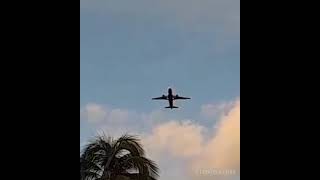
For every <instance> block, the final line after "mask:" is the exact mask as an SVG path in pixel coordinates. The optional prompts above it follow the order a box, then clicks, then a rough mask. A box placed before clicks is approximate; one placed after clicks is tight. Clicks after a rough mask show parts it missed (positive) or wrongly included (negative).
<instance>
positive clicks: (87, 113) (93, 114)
mask: <svg viewBox="0 0 320 180" xmlns="http://www.w3.org/2000/svg"><path fill="white" fill-rule="evenodd" d="M107 114H108V112H107V109H106V108H104V107H102V106H101V105H98V104H95V103H89V104H87V105H86V106H85V107H84V108H83V109H81V110H80V115H81V116H82V118H85V119H86V120H88V122H91V123H97V122H101V121H103V120H104V119H105V118H106V117H107Z"/></svg>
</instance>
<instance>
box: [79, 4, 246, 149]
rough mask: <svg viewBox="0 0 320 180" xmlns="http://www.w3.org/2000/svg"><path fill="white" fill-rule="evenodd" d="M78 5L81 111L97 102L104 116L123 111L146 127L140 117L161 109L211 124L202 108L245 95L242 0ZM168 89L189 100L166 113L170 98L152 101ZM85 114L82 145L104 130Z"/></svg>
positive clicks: (172, 115)
mask: <svg viewBox="0 0 320 180" xmlns="http://www.w3.org/2000/svg"><path fill="white" fill-rule="evenodd" d="M80 2H81V9H80V42H81V43H80V111H81V112H83V109H85V107H87V106H88V104H95V105H96V106H95V108H92V109H95V111H94V112H97V113H98V114H99V113H100V115H99V117H100V118H101V117H103V116H105V114H116V115H114V116H112V117H116V118H115V120H117V118H118V117H119V116H121V117H122V119H123V118H125V117H124V116H125V115H124V116H122V115H123V114H122V115H119V114H121V113H117V112H123V111H125V112H126V113H127V114H126V115H127V116H130V117H131V116H132V114H135V116H136V118H133V119H134V120H132V121H133V122H132V123H131V124H130V123H129V124H128V126H130V125H135V126H137V124H138V126H139V124H140V126H139V127H142V126H144V125H143V123H144V121H140V119H141V117H142V116H143V117H144V116H148V115H150V114H152V113H154V112H158V111H159V113H160V114H161V115H159V116H160V117H166V118H167V119H170V118H171V119H197V120H199V123H200V124H201V123H202V125H203V126H206V125H207V124H206V123H207V122H209V120H208V119H206V118H204V117H203V116H201V110H202V108H203V107H204V106H205V105H208V104H211V105H217V104H221V103H224V102H230V101H234V100H236V99H237V98H240V5H239V4H240V1H239V0H212V1H210V0H171V1H169V0H163V1H156V0H152V1H150V0H136V1H132V0H131V1H130V0H122V1H121V0H94V1H89V0H81V1H80ZM169 86H170V87H172V88H173V89H174V90H175V91H176V92H177V93H178V94H179V95H182V96H189V97H192V99H191V100H190V101H183V102H178V103H177V105H178V106H179V107H180V108H179V109H178V110H176V111H169V112H168V111H167V110H165V109H163V107H165V106H167V102H160V101H151V98H152V97H155V96H160V95H162V94H164V93H166V91H167V88H168V87H169ZM100 107H101V108H100ZM214 107H216V106H214ZM221 107H224V106H221ZM117 109H118V110H119V111H116V110H117ZM104 111H106V113H103V112H104ZM111 112H112V113H111ZM81 117H83V116H81ZM85 117H86V118H82V119H81V121H80V122H81V129H80V130H81V134H80V141H81V142H80V143H84V142H86V140H87V139H88V138H89V137H90V136H92V135H93V134H94V133H95V132H96V131H97V129H99V128H100V127H99V128H97V127H98V126H96V125H92V124H91V123H90V120H88V117H89V116H85ZM91 117H92V116H91ZM83 119H86V120H83ZM98 119H99V118H98ZM102 119H104V120H105V119H106V118H102ZM158 121H159V123H161V118H160V120H158ZM164 122H165V121H164ZM113 123H115V124H117V123H118V122H113ZM104 125H107V126H112V125H113V124H112V123H110V122H109V124H106V123H105V124H104ZM118 125H119V123H118V124H117V125H115V126H118ZM101 127H102V126H101ZM139 127H136V128H133V129H134V130H135V131H138V130H141V128H139ZM150 127H153V126H151V125H150ZM119 128H120V129H121V128H124V129H126V127H122V126H119ZM128 129H130V127H129V128H128ZM128 129H126V130H128Z"/></svg>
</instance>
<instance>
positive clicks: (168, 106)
mask: <svg viewBox="0 0 320 180" xmlns="http://www.w3.org/2000/svg"><path fill="white" fill-rule="evenodd" d="M166 108H179V107H177V106H172V107H170V106H168V107H166Z"/></svg>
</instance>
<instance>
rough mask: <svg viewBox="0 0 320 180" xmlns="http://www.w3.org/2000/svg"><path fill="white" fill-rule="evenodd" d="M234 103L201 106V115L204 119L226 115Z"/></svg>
mask: <svg viewBox="0 0 320 180" xmlns="http://www.w3.org/2000/svg"><path fill="white" fill-rule="evenodd" d="M234 103H235V102H234V101H230V102H222V103H216V104H204V105H202V106H201V115H202V116H203V117H206V118H213V117H220V116H222V115H225V114H227V113H228V112H229V111H230V110H231V109H232V108H233V107H234Z"/></svg>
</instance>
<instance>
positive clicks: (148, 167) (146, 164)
mask: <svg viewBox="0 0 320 180" xmlns="http://www.w3.org/2000/svg"><path fill="white" fill-rule="evenodd" d="M126 162H127V163H129V164H132V166H133V167H134V168H136V169H138V170H139V174H140V175H147V176H150V177H152V178H155V179H156V178H157V177H159V168H158V166H157V165H156V163H155V162H154V161H152V160H150V159H147V158H145V157H140V156H134V157H129V158H128V159H127V160H126Z"/></svg>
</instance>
